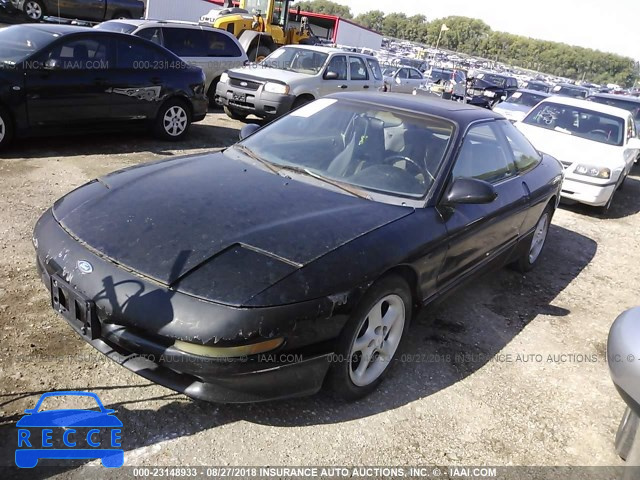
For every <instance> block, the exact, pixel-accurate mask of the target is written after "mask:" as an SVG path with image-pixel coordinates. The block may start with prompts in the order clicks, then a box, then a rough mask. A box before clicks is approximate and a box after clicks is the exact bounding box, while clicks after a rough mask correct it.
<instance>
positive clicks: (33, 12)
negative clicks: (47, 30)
mask: <svg viewBox="0 0 640 480" xmlns="http://www.w3.org/2000/svg"><path fill="white" fill-rule="evenodd" d="M24 13H26V14H27V17H29V18H30V19H31V20H40V19H41V18H42V7H41V6H40V4H38V2H27V3H26V4H25V6H24Z"/></svg>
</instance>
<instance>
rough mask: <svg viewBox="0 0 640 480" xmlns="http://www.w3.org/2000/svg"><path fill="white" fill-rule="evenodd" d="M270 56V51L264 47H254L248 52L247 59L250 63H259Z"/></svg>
mask: <svg viewBox="0 0 640 480" xmlns="http://www.w3.org/2000/svg"><path fill="white" fill-rule="evenodd" d="M269 55H271V49H269V48H268V47H265V46H260V47H254V48H252V49H251V50H250V51H249V54H248V57H249V60H250V61H252V62H256V63H258V62H261V61H262V60H264V59H265V58H267V57H268V56H269Z"/></svg>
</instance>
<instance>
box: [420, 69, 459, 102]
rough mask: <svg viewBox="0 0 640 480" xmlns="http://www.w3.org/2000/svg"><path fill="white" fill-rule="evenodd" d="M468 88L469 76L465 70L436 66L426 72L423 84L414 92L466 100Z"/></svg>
mask: <svg viewBox="0 0 640 480" xmlns="http://www.w3.org/2000/svg"><path fill="white" fill-rule="evenodd" d="M466 89H467V76H466V73H465V71H464V70H460V69H457V70H454V69H452V68H440V67H434V68H432V69H431V70H429V71H428V72H427V74H426V81H425V83H424V85H423V86H421V87H419V88H417V89H416V90H414V92H415V93H414V94H416V95H417V94H422V93H425V92H429V93H432V94H435V95H438V96H441V97H443V98H447V97H450V99H452V100H464V98H465V95H466Z"/></svg>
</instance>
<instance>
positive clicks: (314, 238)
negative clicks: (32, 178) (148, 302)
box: [53, 153, 413, 303]
mask: <svg viewBox="0 0 640 480" xmlns="http://www.w3.org/2000/svg"><path fill="white" fill-rule="evenodd" d="M412 211H413V210H412V209H410V208H406V207H400V206H393V205H387V204H382V203H378V202H374V201H370V200H364V199H361V198H356V197H352V196H349V195H345V194H342V193H337V192H335V191H333V190H328V189H326V188H322V187H319V186H316V185H311V184H307V183H304V182H299V181H294V180H291V179H288V178H283V177H281V176H279V175H276V174H273V173H270V172H267V171H265V170H263V169H262V168H258V167H254V166H252V165H250V164H248V163H245V162H243V161H239V160H233V159H231V158H229V157H228V156H227V155H224V154H221V153H218V154H208V155H201V156H192V157H183V158H180V159H176V160H169V161H164V162H159V163H154V164H147V165H143V166H140V167H135V168H132V169H128V170H124V171H121V172H116V173H114V174H111V175H108V176H106V177H103V178H101V179H98V180H95V181H93V182H90V183H89V184H86V185H84V186H83V187H80V188H79V189H77V190H75V191H73V192H71V193H70V194H68V195H67V196H65V197H63V198H62V199H60V200H59V201H58V202H56V204H55V206H54V209H53V213H54V216H55V217H56V219H57V220H58V222H59V223H60V224H61V225H62V226H63V227H64V228H65V229H66V230H67V231H68V232H69V233H70V234H71V235H73V236H74V237H76V238H77V239H78V240H80V241H81V242H83V243H85V244H86V245H87V246H89V247H90V248H91V249H93V250H94V251H97V252H98V253H99V254H101V255H102V256H106V257H107V258H109V259H111V260H113V261H115V262H116V263H118V264H120V265H122V266H125V267H127V268H129V269H132V270H134V271H137V272H139V273H141V274H143V275H145V276H148V277H150V278H152V279H155V280H156V281H159V282H161V283H163V284H166V285H172V284H175V283H176V282H178V283H180V285H182V283H183V280H184V283H185V284H186V285H189V284H190V282H189V278H188V277H198V276H201V274H202V273H203V272H207V275H205V276H204V277H203V278H202V281H204V282H209V283H213V280H212V278H211V276H212V275H213V276H214V277H219V284H221V285H226V284H229V283H233V282H236V283H240V284H243V285H244V287H243V288H242V289H241V290H242V291H241V292H239V293H238V294H237V296H238V298H236V299H235V300H236V302H234V303H239V302H241V301H242V299H241V298H240V297H245V299H246V297H248V296H252V295H253V294H256V293H258V291H260V290H262V289H264V288H267V287H268V286H269V284H272V283H275V282H277V281H278V280H279V279H281V278H283V277H284V276H286V275H288V274H290V273H292V272H293V271H295V270H297V269H298V268H300V267H302V266H304V265H307V264H308V263H310V262H312V261H314V260H316V259H318V258H319V257H321V256H323V255H325V254H327V253H328V252H330V251H332V250H334V249H336V248H338V247H340V246H341V245H343V244H345V243H347V242H349V241H351V240H353V239H355V238H357V237H359V236H361V235H364V234H366V233H368V232H371V231H372V230H374V229H377V228H379V227H381V226H383V225H385V224H388V223H390V222H393V221H394V220H397V219H399V218H402V217H404V216H406V215H408V214H410V213H411V212H412ZM203 267H204V268H203ZM211 270H213V272H212V271H211ZM194 272H198V273H197V274H194V275H192V273H194ZM216 272H217V274H216ZM207 279H208V280H207ZM192 284H193V282H191V286H190V287H188V288H190V289H191V290H193V291H194V293H195V294H197V293H198V291H200V290H201V289H200V290H199V287H198V286H197V285H196V286H194V285H192ZM205 290H206V289H205ZM220 291H221V292H222V291H225V288H222V289H221V290H220ZM220 294H221V293H220ZM220 300H223V299H220Z"/></svg>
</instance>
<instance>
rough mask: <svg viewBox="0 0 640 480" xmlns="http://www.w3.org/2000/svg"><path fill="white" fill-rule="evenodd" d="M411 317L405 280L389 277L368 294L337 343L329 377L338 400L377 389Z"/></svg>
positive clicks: (350, 399)
mask: <svg viewBox="0 0 640 480" xmlns="http://www.w3.org/2000/svg"><path fill="white" fill-rule="evenodd" d="M411 313H412V298H411V293H410V289H409V285H408V284H407V282H406V281H405V280H404V279H403V278H402V277H399V276H397V275H389V276H387V277H384V278H382V279H380V280H378V281H377V282H376V283H375V284H374V285H373V286H372V287H371V288H370V289H369V290H368V291H367V293H366V294H365V295H364V297H363V298H362V300H361V301H360V303H359V304H358V306H357V307H356V309H355V310H354V311H353V313H352V315H351V318H350V319H349V321H348V322H347V324H346V325H345V327H344V329H343V330H342V333H341V334H340V337H339V338H338V341H337V345H336V351H335V358H334V361H333V363H332V364H331V367H330V369H329V373H328V375H327V387H328V388H329V389H330V390H331V391H332V393H333V395H334V396H335V397H337V398H339V399H341V400H347V401H352V400H357V399H359V398H362V397H364V396H366V395H368V394H369V393H371V392H372V391H373V390H375V389H376V387H377V386H378V385H379V384H380V382H381V381H382V379H383V377H384V374H385V373H386V372H387V371H388V370H389V366H390V365H391V362H392V361H393V358H394V356H395V354H396V352H397V351H398V347H399V346H400V345H401V344H402V340H403V339H404V338H405V337H406V334H407V331H408V329H409V323H410V321H411ZM365 359H367V360H366V363H364V362H365Z"/></svg>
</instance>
